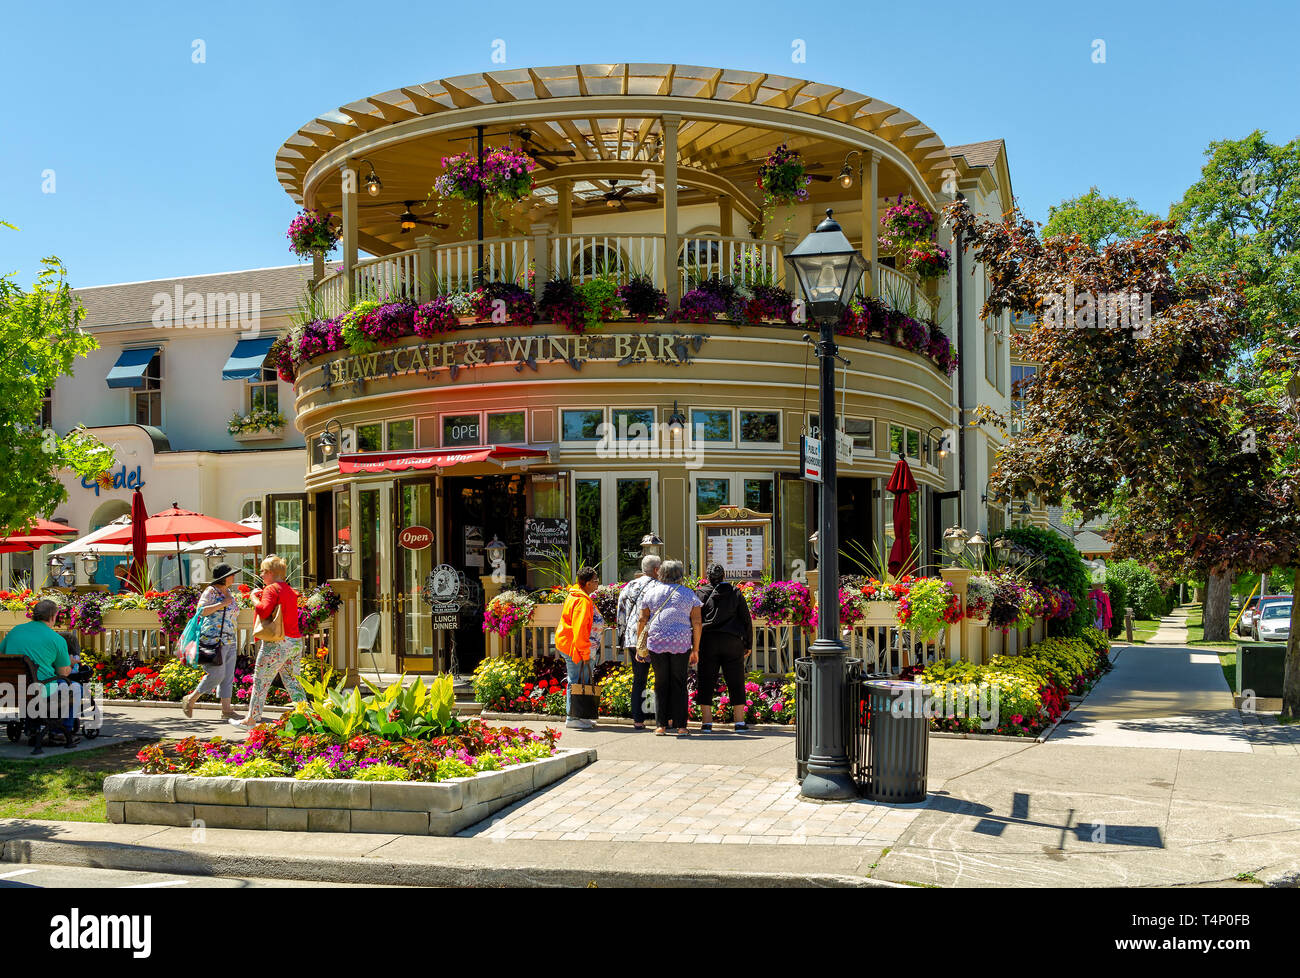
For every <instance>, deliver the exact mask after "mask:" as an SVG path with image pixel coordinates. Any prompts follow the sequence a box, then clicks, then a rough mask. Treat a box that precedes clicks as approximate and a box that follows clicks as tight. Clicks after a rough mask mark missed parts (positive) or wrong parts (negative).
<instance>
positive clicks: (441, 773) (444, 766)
mask: <svg viewBox="0 0 1300 978" xmlns="http://www.w3.org/2000/svg"><path fill="white" fill-rule="evenodd" d="M473 776H474V769H473V768H472V767H470V766H469V765H468V764H466V763H465V762H464V761H461V760H458V759H456V758H454V757H448V758H444V759H443V760H441V761H439V762H438V774H437V777H436V780H438V781H446V780H447V779H448V778H470V777H473Z"/></svg>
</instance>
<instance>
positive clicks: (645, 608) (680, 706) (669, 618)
mask: <svg viewBox="0 0 1300 978" xmlns="http://www.w3.org/2000/svg"><path fill="white" fill-rule="evenodd" d="M685 576H686V570H685V568H684V567H682V562H681V561H680V560H667V561H664V563H663V566H661V567H660V568H659V580H657V581H654V582H652V583H650V584H647V585H646V589H645V593H644V594H643V595H642V596H641V600H640V602H639V605H640V608H641V616H640V620H639V623H638V626H637V635H638V636H639V635H640V634H641V633H642V632H644V633H645V635H646V646H647V648H648V650H649V651H648V652H647V654H646V658H648V659H649V660H650V666H651V668H652V669H654V674H655V733H656V734H658V735H659V736H660V737H662V736H664V735H665V734H667V733H668V729H669V726H670V725H671V727H672V728H674V729H675V730H676V731H677V736H679V737H685V736H686V733H687V731H686V673H687V671H688V669H689V667H690V666H693V665H695V663H696V662H697V661H698V660H699V651H700V628H701V622H700V599H699V598H698V597H696V595H695V592H694V591H692V590H691V589H690V588H689V587H687V586H686V585H685V584H683V583H682V580H683V578H684V577H685ZM638 658H641V656H638ZM642 661H644V659H642Z"/></svg>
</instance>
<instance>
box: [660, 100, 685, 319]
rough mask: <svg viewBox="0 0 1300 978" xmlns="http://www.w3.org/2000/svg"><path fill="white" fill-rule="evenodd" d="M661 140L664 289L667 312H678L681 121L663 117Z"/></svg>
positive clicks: (679, 117)
mask: <svg viewBox="0 0 1300 978" xmlns="http://www.w3.org/2000/svg"><path fill="white" fill-rule="evenodd" d="M661 122H662V125H663V136H664V289H665V291H667V293H668V310H669V312H674V313H675V312H676V311H677V303H678V301H679V300H680V299H681V289H680V286H681V280H680V279H679V278H678V275H677V128H678V126H680V125H681V122H682V117H681V116H677V115H666V116H664V117H663V119H662V120H661Z"/></svg>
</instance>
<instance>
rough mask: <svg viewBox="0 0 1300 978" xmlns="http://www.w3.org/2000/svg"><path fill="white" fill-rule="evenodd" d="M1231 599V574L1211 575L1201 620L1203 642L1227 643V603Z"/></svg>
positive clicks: (1228, 572)
mask: <svg viewBox="0 0 1300 978" xmlns="http://www.w3.org/2000/svg"><path fill="white" fill-rule="evenodd" d="M1231 598H1232V572H1231V571H1227V572H1225V573H1223V574H1211V575H1210V580H1209V582H1208V586H1207V587H1206V589H1205V608H1204V613H1203V615H1202V616H1201V620H1202V622H1203V623H1204V625H1205V641H1207V642H1226V641H1228V625H1229V620H1228V619H1229V615H1228V603H1229V601H1230V600H1231Z"/></svg>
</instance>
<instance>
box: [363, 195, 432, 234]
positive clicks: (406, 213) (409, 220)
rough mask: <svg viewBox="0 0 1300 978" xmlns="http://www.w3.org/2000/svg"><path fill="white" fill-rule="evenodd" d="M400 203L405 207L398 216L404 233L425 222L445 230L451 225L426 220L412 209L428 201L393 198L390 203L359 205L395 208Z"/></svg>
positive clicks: (429, 225) (427, 224)
mask: <svg viewBox="0 0 1300 978" xmlns="http://www.w3.org/2000/svg"><path fill="white" fill-rule="evenodd" d="M399 203H400V204H401V205H402V206H403V207H404V208H405V209H404V210H403V211H402V213H401V214H400V215H399V216H398V218H397V221H398V223H399V224H401V226H402V234H406V233H408V232H410V231H413V230H414V229H415V226H416V225H417V224H423V225H426V226H427V227H431V228H440V229H444V230H445V229H446V228H449V227H451V225H450V224H443V223H441V222H440V221H429V220H425V219H424V218H422V217H418V216H416V214H415V212H414V211H412V210H411V208H413V207H418V206H420V205H422V204H426V203H428V201H419V200H402V201H397V200H393V201H389V202H388V203H384V204H361V205H359V206H361V207H393V208H395V207H397V205H398V204H399Z"/></svg>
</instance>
